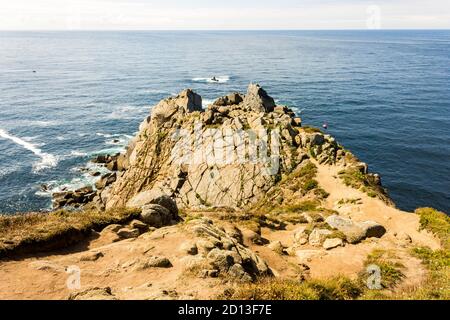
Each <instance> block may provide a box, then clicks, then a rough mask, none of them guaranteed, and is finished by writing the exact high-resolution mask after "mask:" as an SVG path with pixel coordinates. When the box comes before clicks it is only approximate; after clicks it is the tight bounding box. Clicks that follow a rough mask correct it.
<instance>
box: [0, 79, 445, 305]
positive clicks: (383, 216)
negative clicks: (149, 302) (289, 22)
mask: <svg viewBox="0 0 450 320" xmlns="http://www.w3.org/2000/svg"><path fill="white" fill-rule="evenodd" d="M93 161H94V162H96V163H99V164H102V165H104V166H105V167H106V168H107V169H108V173H107V174H104V175H103V176H100V177H99V179H98V181H97V182H96V183H95V185H94V186H87V187H85V188H82V189H79V190H73V191H66V192H62V193H57V194H54V206H55V211H54V212H51V213H49V214H46V215H44V214H27V215H22V216H16V217H0V226H1V227H2V228H1V229H0V230H1V231H0V254H1V257H3V258H4V260H3V262H1V263H0V275H1V277H2V279H3V281H2V283H1V284H0V298H3V297H10V298H11V297H21V298H23V297H22V296H20V295H21V294H22V295H25V298H30V299H32V298H36V297H37V296H38V295H39V294H42V292H45V297H48V298H59V299H61V298H70V299H202V298H225V299H234V298H237V299H273V298H279V299H354V298H362V297H372V296H371V295H374V294H375V293H376V294H379V295H381V296H383V297H396V298H398V297H404V296H402V295H403V294H405V293H408V292H409V293H408V294H410V295H412V293H411V292H412V291H411V290H415V289H414V288H418V287H420V286H422V287H424V288H429V290H437V289H436V288H435V287H434V282H432V278H431V276H430V275H429V273H430V272H431V271H430V270H429V269H428V268H427V266H426V264H425V262H424V261H425V260H423V259H425V258H424V257H425V255H426V254H425V253H424V252H435V253H436V255H435V256H433V257H438V255H437V253H439V252H444V253H445V254H447V253H448V243H447V240H446V239H447V238H445V237H442V232H441V233H439V232H438V231H436V230H442V228H443V227H442V225H445V226H446V227H445V228H448V225H449V222H448V218H447V217H445V218H443V214H441V213H438V212H436V211H434V210H432V209H420V210H418V211H417V212H416V213H417V214H413V213H408V212H403V211H401V210H398V209H397V208H395V206H394V204H393V202H392V201H391V200H390V198H389V196H388V194H387V191H386V190H385V189H384V188H383V187H382V185H381V178H380V176H379V175H377V174H374V173H370V172H369V169H368V165H367V164H365V163H363V162H361V161H359V160H358V159H357V157H355V156H354V155H353V154H352V153H351V152H350V151H348V150H347V149H345V148H344V147H343V146H342V145H340V144H339V143H338V142H337V141H336V140H335V138H333V137H332V136H331V135H329V134H326V133H324V132H322V131H321V130H319V129H316V128H312V127H309V126H305V125H304V123H303V122H302V119H301V118H300V117H298V116H296V115H295V112H294V111H293V110H292V109H290V108H289V107H287V106H282V105H277V104H276V103H275V100H274V99H273V98H272V97H271V96H270V95H269V94H268V93H267V92H266V91H265V90H264V89H262V88H261V87H260V86H259V85H257V84H251V85H250V86H249V87H248V89H247V92H246V93H245V94H243V93H238V92H234V93H230V94H228V95H226V96H223V97H219V98H217V100H215V101H214V102H213V103H212V104H210V105H208V106H207V107H206V108H203V104H202V98H201V97H200V96H199V95H198V94H197V93H195V92H194V91H192V90H190V89H187V90H184V91H182V92H180V93H179V94H178V95H177V96H173V97H169V98H167V99H164V100H162V101H161V102H159V103H158V104H157V105H156V106H154V107H153V108H152V109H151V113H150V114H149V116H148V117H147V118H146V119H145V120H144V121H143V122H142V124H141V125H140V127H139V132H138V134H137V135H136V136H135V137H134V138H133V139H132V141H131V142H130V143H129V145H128V147H127V148H126V150H125V151H124V152H123V153H120V154H116V155H103V156H98V157H96V158H95V159H93ZM431 221H432V222H431ZM434 221H440V222H439V223H440V224H441V227H439V228H435V225H434ZM447 230H448V229H447ZM432 232H434V234H433V233H432ZM421 250H422V251H421ZM423 250H430V251H423ZM433 250H434V251H433ZM45 252H47V253H48V256H45ZM414 252H415V253H414ZM38 253H39V255H37V254H38ZM427 257H428V258H427V259H430V258H429V257H430V256H429V255H428V256H427ZM439 257H441V256H439ZM10 258H14V259H10ZM421 259H422V260H421ZM441 265H442V264H441ZM77 268H78V269H77ZM373 268H375V269H373ZM376 268H378V269H376ZM69 269H70V270H75V271H76V270H78V271H80V272H81V278H80V279H81V280H80V279H78V280H80V281H79V282H77V281H76V279H77V278H75V281H74V282H73V283H72V284H71V285H68V282H67V270H69ZM373 270H375V271H374V272H379V273H380V275H381V278H380V281H379V283H378V282H377V283H375V284H373V283H368V282H367V279H368V278H369V276H370V275H371V274H372V273H373ZM433 270H434V271H433V272H437V271H436V269H433ZM445 270H447V269H442V270H441V269H439V270H438V271H439V272H443V273H444V272H446V271H445ZM78 271H77V272H78ZM19 273H20V274H24V275H25V276H24V277H26V278H28V277H29V279H36V280H35V281H31V282H29V283H31V284H29V285H27V284H25V283H27V281H23V279H22V281H19V278H18V277H16V276H14V275H17V274H19ZM75 274H77V273H76V272H75ZM433 275H434V276H436V274H433ZM71 279H73V278H71ZM49 284H50V287H49ZM446 285H448V282H446ZM12 288H13V289H14V290H12ZM43 288H47V289H45V290H43ZM374 290H375V291H374ZM439 290H440V289H439ZM3 292H15V293H14V294H12V295H9V296H8V294H6V295H5V294H3ZM414 292H415V293H414V294H419V293H418V291H414ZM430 292H431V291H430ZM445 292H447V291H445V290H444V291H442V290H441V291H439V294H440V295H442V297H445ZM39 297H40V298H42V296H39Z"/></svg>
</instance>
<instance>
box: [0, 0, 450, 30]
mask: <svg viewBox="0 0 450 320" xmlns="http://www.w3.org/2000/svg"><path fill="white" fill-rule="evenodd" d="M369 5H377V6H378V7H379V8H380V19H381V20H380V21H381V26H382V27H383V28H388V29H390V28H450V14H449V12H450V10H449V8H450V3H449V2H448V1H447V0H430V1H427V2H424V1H418V0H412V1H406V0H392V1H386V0H381V1H365V0H360V1H356V0H347V1H339V3H337V1H324V0H321V1H293V0H278V1H271V0H260V1H256V0H247V1H245V2H242V1H237V0H229V1H227V2H220V3H216V1H214V2H212V1H206V0H191V1H181V0H166V1H158V0H157V1H146V0H131V1H124V0H80V1H75V0H40V1H35V0H14V1H11V0H0V7H1V10H0V29H7V30H8V29H9V30H10V29H18V30H23V29H59V30H66V29H86V30H92V29H106V30H107V29H165V30H173V29H362V28H365V27H366V22H367V19H368V13H367V7H368V6H369Z"/></svg>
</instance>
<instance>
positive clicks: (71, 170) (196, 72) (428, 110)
mask: <svg viewBox="0 0 450 320" xmlns="http://www.w3.org/2000/svg"><path fill="white" fill-rule="evenodd" d="M212 76H216V77H217V78H218V79H219V80H220V81H219V82H218V83H212V82H211V81H209V80H208V79H210V78H211V77H212ZM250 82H257V83H260V84H261V85H262V86H263V87H264V88H265V89H266V90H267V91H268V92H269V94H270V95H272V96H273V97H274V98H275V99H276V101H277V102H278V103H279V104H285V105H288V106H290V107H291V108H293V109H294V110H295V111H296V112H297V113H298V114H299V115H300V116H301V117H302V118H303V122H304V123H305V124H309V125H313V126H321V125H322V124H323V123H324V122H326V123H328V126H329V127H328V132H329V133H330V134H332V135H333V136H335V137H336V138H337V139H338V141H339V142H340V143H342V144H343V145H344V146H345V147H346V148H348V149H350V150H352V152H353V153H354V154H355V155H357V156H358V157H359V158H360V159H361V160H362V161H365V162H367V163H368V164H369V168H370V170H371V171H373V172H377V173H379V174H380V175H381V177H382V182H383V185H384V186H385V187H386V188H387V189H388V191H389V194H390V195H391V197H392V198H393V200H394V201H395V202H396V204H397V206H398V207H399V208H401V209H405V210H414V209H415V208H417V207H420V206H433V207H435V208H437V209H439V210H443V211H445V212H447V213H450V31H444V30H442V31H201V32H200V31H185V32H168V31H167V32H156V31H155V32H144V31H142V32H131V31H130V32H125V31H124V32H87V31H86V32H0V212H3V213H13V212H25V211H31V210H32V211H40V210H47V209H49V208H50V207H51V197H50V193H51V192H53V191H57V190H61V189H63V188H77V187H81V186H84V185H86V184H91V183H93V181H94V180H95V178H94V177H92V176H90V175H89V173H87V172H86V171H85V170H84V169H83V168H85V167H86V166H87V165H88V166H93V164H89V159H90V158H91V157H92V156H94V155H96V154H104V153H113V152H118V151H120V150H123V148H124V147H125V146H126V144H127V142H128V141H129V139H130V138H131V137H132V136H133V135H134V134H135V133H136V132H137V130H138V125H139V123H140V122H141V121H142V120H143V119H144V117H146V116H147V115H148V114H149V112H150V109H151V106H152V105H154V104H156V103H157V102H158V101H159V100H161V99H163V98H165V97H167V96H170V95H174V94H176V93H178V92H179V91H181V90H182V89H184V88H192V89H194V90H195V91H197V92H198V93H199V94H201V95H202V97H203V99H204V104H207V103H208V102H211V101H212V100H213V99H214V98H216V97H218V96H220V95H223V94H226V93H229V92H232V91H244V92H245V90H246V88H247V86H248V84H249V83H250ZM42 184H45V185H46V186H48V190H43V189H42V187H41V185H42Z"/></svg>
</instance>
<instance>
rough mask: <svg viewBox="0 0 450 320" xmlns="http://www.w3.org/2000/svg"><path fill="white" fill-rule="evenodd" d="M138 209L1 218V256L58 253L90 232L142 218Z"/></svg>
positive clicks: (3, 216) (56, 212)
mask: <svg viewBox="0 0 450 320" xmlns="http://www.w3.org/2000/svg"><path fill="white" fill-rule="evenodd" d="M139 213H140V210H137V209H124V208H121V209H114V210H108V211H98V210H95V209H85V210H80V211H67V210H58V211H54V212H50V213H27V214H17V215H1V216H0V256H1V255H3V254H10V253H14V252H19V251H20V252H24V251H26V252H30V251H33V252H38V251H46V250H47V249H48V250H51V249H54V248H55V246H57V243H61V244H62V245H69V244H72V242H76V241H79V240H82V239H83V238H84V236H86V235H88V234H89V233H90V231H91V230H92V229H93V230H97V231H99V230H101V229H103V228H104V227H105V226H107V225H110V224H115V223H125V222H127V221H130V220H131V219H134V218H137V217H138V216H139Z"/></svg>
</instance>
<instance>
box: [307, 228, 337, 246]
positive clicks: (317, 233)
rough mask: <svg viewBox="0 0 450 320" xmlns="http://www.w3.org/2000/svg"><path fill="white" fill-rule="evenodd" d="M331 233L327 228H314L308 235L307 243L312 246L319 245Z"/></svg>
mask: <svg viewBox="0 0 450 320" xmlns="http://www.w3.org/2000/svg"><path fill="white" fill-rule="evenodd" d="M332 233H333V232H332V231H330V230H327V229H314V230H313V231H312V232H311V234H310V235H309V244H310V245H312V246H321V245H322V244H323V243H324V241H325V240H326V239H327V237H328V236H330V235H331V234H332Z"/></svg>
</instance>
